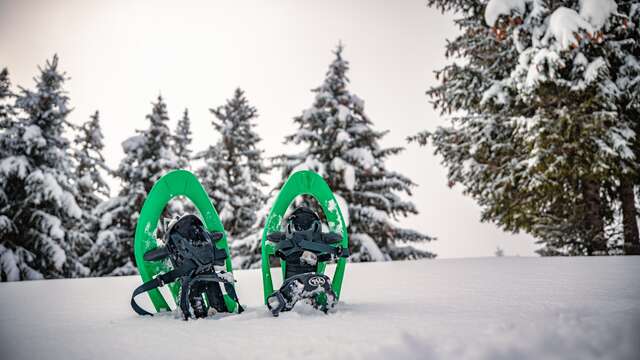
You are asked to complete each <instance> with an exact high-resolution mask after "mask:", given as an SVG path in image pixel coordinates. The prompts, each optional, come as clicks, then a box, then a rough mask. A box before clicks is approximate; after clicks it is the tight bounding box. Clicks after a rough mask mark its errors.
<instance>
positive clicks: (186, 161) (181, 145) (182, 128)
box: [173, 109, 193, 169]
mask: <svg viewBox="0 0 640 360" xmlns="http://www.w3.org/2000/svg"><path fill="white" fill-rule="evenodd" d="M192 141H193V137H192V132H191V120H190V119H189V111H188V110H187V109H184V113H183V114H182V118H181V119H180V121H178V125H177V126H176V131H175V136H174V150H173V151H174V152H175V154H176V156H177V157H178V159H179V161H180V168H182V169H188V168H190V167H191V165H190V162H191V142H192Z"/></svg>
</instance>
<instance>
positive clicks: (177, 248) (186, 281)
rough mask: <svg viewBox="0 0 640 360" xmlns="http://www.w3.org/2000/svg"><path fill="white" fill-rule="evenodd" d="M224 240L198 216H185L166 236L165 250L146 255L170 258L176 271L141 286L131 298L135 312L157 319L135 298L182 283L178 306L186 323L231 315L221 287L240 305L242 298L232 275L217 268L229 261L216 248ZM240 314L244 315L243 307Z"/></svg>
mask: <svg viewBox="0 0 640 360" xmlns="http://www.w3.org/2000/svg"><path fill="white" fill-rule="evenodd" d="M222 237H223V233H220V232H209V231H207V230H206V229H205V227H204V225H203V224H202V221H201V220H200V218H198V217H197V216H195V215H191V214H189V215H185V216H183V217H181V218H180V219H179V220H178V221H176V222H175V223H173V224H171V225H170V226H169V229H168V230H167V232H166V234H165V236H164V243H165V246H161V247H158V248H156V249H153V250H150V251H148V252H147V253H146V254H144V260H146V261H158V260H163V259H166V258H167V257H168V258H169V260H170V261H171V264H172V265H173V270H171V271H169V272H167V273H164V274H162V275H159V276H157V277H156V278H154V279H153V280H151V281H148V282H146V283H144V284H142V285H141V286H139V287H138V288H137V289H136V290H135V291H134V292H133V295H132V297H131V307H132V308H133V310H135V312H136V313H138V314H139V315H153V314H151V313H149V312H147V311H146V310H144V309H142V308H141V307H140V306H139V305H138V304H137V303H136V302H135V300H134V298H135V297H136V296H137V295H139V294H142V293H145V292H147V291H149V290H151V289H155V288H158V287H161V286H164V285H166V284H170V283H172V282H174V281H180V285H181V287H180V303H179V304H178V306H179V307H180V310H181V311H182V314H183V317H184V319H185V320H187V319H189V318H190V317H195V318H203V317H206V316H208V315H210V314H212V313H217V312H228V310H227V306H226V304H225V302H224V297H223V294H222V290H221V287H220V285H221V284H223V285H224V287H225V290H226V292H227V294H228V295H229V296H230V297H231V298H232V299H233V300H234V301H236V302H238V297H237V295H236V292H235V289H234V287H233V286H232V284H233V282H234V280H233V276H232V274H231V273H227V272H225V271H224V270H219V271H217V270H216V269H215V268H214V266H219V267H223V266H224V263H225V260H226V259H227V253H226V251H224V250H222V249H218V248H216V246H215V243H216V241H218V240H220V239H221V238H222ZM205 296H206V300H205ZM238 304H240V303H239V302H238ZM238 311H239V312H242V311H243V309H242V307H239V308H238Z"/></svg>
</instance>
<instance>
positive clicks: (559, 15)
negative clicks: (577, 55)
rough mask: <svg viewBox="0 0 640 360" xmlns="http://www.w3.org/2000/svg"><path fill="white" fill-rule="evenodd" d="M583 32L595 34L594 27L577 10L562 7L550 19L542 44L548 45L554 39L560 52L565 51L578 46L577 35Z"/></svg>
mask: <svg viewBox="0 0 640 360" xmlns="http://www.w3.org/2000/svg"><path fill="white" fill-rule="evenodd" d="M581 30H584V31H587V32H590V33H593V32H594V28H593V26H591V24H589V23H588V22H587V21H586V20H585V19H584V18H582V17H581V16H580V15H579V14H578V13H577V12H576V11H575V10H573V9H569V8H566V7H564V6H561V7H559V8H557V9H556V10H555V11H554V12H553V14H551V16H550V17H549V27H548V28H547V32H546V34H545V35H544V38H543V39H542V43H543V44H548V42H549V40H550V39H551V38H554V39H555V40H556V41H557V42H558V44H559V46H560V50H564V49H567V48H569V47H570V46H571V45H577V42H578V39H576V34H579V33H580V31H581Z"/></svg>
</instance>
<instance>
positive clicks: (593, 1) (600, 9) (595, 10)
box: [580, 0, 618, 29]
mask: <svg viewBox="0 0 640 360" xmlns="http://www.w3.org/2000/svg"><path fill="white" fill-rule="evenodd" d="M617 10H618V5H617V4H616V2H615V0H580V16H582V17H583V18H584V19H586V20H587V21H589V23H591V25H593V26H594V28H595V29H601V28H602V27H603V26H604V24H605V23H606V21H607V19H609V17H610V16H611V15H612V14H614V13H615V12H616V11H617Z"/></svg>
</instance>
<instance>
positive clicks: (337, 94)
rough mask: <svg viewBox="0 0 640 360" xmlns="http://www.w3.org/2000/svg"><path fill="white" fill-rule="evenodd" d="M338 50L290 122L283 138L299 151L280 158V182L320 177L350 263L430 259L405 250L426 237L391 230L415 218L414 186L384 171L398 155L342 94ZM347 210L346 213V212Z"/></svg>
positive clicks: (356, 102) (357, 104)
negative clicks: (298, 175)
mask: <svg viewBox="0 0 640 360" xmlns="http://www.w3.org/2000/svg"><path fill="white" fill-rule="evenodd" d="M342 51H343V47H342V45H338V47H337V48H336V50H335V51H334V53H335V59H334V60H333V61H332V62H331V64H330V65H329V70H328V71H327V73H326V77H325V79H324V81H323V83H322V84H321V85H320V86H319V87H317V88H316V89H314V90H313V93H314V94H315V100H314V102H313V105H312V106H311V107H310V108H309V109H307V110H304V111H303V112H302V115H300V116H297V117H295V118H294V122H295V123H296V125H298V130H297V131H296V132H295V133H294V134H292V135H289V136H287V137H286V138H285V143H287V144H299V145H301V146H302V147H303V148H304V149H303V151H302V152H301V153H299V154H295V155H284V156H282V157H281V158H280V160H281V161H280V163H279V166H280V167H281V168H282V175H283V181H284V180H285V179H286V178H287V177H288V176H289V175H290V174H292V173H293V172H295V171H297V170H301V169H310V170H313V171H315V172H317V173H319V174H320V175H322V176H323V177H324V178H325V180H326V181H327V183H328V184H329V186H330V187H331V189H332V190H333V192H334V194H335V195H336V196H337V197H338V201H339V202H340V203H341V205H342V208H343V209H344V210H343V211H342V212H343V214H344V215H345V216H347V215H348V218H349V236H350V241H351V244H352V249H351V250H352V256H351V260H353V261H381V260H388V259H393V260H395V259H415V258H424V257H427V258H431V257H434V254H432V253H431V252H429V251H426V250H424V249H418V248H416V247H414V246H412V245H411V244H418V243H425V242H427V241H430V240H432V238H431V237H430V236H428V235H425V234H422V233H420V232H418V231H415V230H411V229H405V228H402V227H399V226H398V225H397V221H396V220H398V219H400V218H401V217H405V216H407V215H409V214H417V213H418V210H417V209H416V207H415V205H414V204H413V203H412V202H411V201H409V200H407V199H404V198H403V197H402V196H401V195H402V194H403V193H404V194H405V195H409V196H410V195H411V188H412V187H413V186H415V184H414V183H413V182H412V181H411V180H410V179H409V178H407V177H406V176H403V175H401V174H399V173H397V172H395V171H391V170H388V169H387V168H386V165H385V160H386V159H387V158H388V157H389V156H392V155H397V154H399V153H400V152H402V151H403V150H404V148H402V147H391V148H383V147H381V146H380V145H379V141H380V140H381V139H382V138H383V137H384V136H385V135H386V134H387V131H376V130H374V128H373V123H372V121H371V120H370V119H369V118H368V117H367V115H366V114H365V112H364V101H363V100H362V99H360V98H359V97H358V96H356V95H355V94H352V93H351V92H349V90H348V89H347V85H348V83H349V79H348V78H347V71H348V70H349V63H348V62H347V61H346V60H344V59H343V57H342ZM347 208H348V211H347V210H346V209H347Z"/></svg>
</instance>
